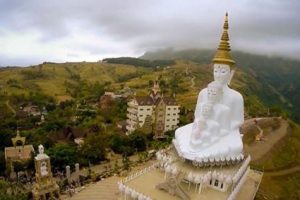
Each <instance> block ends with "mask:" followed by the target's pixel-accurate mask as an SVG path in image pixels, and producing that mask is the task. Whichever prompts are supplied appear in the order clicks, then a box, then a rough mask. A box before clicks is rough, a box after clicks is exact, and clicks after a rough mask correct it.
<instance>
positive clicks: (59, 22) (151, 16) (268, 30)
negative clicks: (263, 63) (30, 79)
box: [0, 0, 300, 66]
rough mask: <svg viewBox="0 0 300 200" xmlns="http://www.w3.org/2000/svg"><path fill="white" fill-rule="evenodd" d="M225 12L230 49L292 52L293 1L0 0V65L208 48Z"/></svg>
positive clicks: (296, 48) (295, 51)
mask: <svg viewBox="0 0 300 200" xmlns="http://www.w3.org/2000/svg"><path fill="white" fill-rule="evenodd" d="M226 11H228V12H229V23H230V24H229V25H230V30H229V31H230V37H231V39H232V40H231V46H232V49H234V50H243V51H246V52H251V53H259V54H266V55H279V56H284V57H290V58H296V59H298V55H299V54H300V37H299V35H300V15H299V12H300V1H297V0H287V1H281V0H265V1H260V0H241V1H234V0H228V1H219V0H211V1H198V0H191V1H181V0H165V1H157V0H149V1H139V0H127V1H124V0H113V1H96V0H64V1H59V0H52V1H39V0H27V1H18V0H9V1H7V0H0V17H1V20H0V45H1V48H0V65H1V66H6V65H30V64H37V63H40V62H43V61H55V62H65V61H82V60H86V61H97V60H99V59H101V58H104V57H114V56H140V55H142V54H143V53H144V52H145V51H149V50H155V49H159V48H167V47H174V48H179V49H184V48H206V49H207V48H209V49H214V48H216V47H217V45H218V42H219V38H220V34H221V31H222V30H221V27H222V24H223V18H224V14H225V12H226Z"/></svg>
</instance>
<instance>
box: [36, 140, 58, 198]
mask: <svg viewBox="0 0 300 200" xmlns="http://www.w3.org/2000/svg"><path fill="white" fill-rule="evenodd" d="M34 164H35V178H36V183H35V184H34V185H33V188H32V196H33V199H34V200H46V199H60V195H59V186H58V185H57V183H56V181H55V179H54V178H53V175H52V172H51V164H50V158H49V156H48V155H46V154H45V153H44V147H43V145H39V153H38V155H37V156H36V157H35V158H34Z"/></svg>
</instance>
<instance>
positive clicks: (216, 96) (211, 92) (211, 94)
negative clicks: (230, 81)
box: [207, 81, 223, 103]
mask: <svg viewBox="0 0 300 200" xmlns="http://www.w3.org/2000/svg"><path fill="white" fill-rule="evenodd" d="M222 94H223V87H222V85H221V84H220V83H218V82H216V81H214V82H211V83H210V84H208V87H207V95H208V97H207V98H208V101H209V102H211V103H215V102H218V101H219V100H220V99H221V97H222Z"/></svg>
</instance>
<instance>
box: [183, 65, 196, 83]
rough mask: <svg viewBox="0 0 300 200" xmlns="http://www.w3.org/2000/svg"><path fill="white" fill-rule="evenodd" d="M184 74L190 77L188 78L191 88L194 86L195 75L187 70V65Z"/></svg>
mask: <svg viewBox="0 0 300 200" xmlns="http://www.w3.org/2000/svg"><path fill="white" fill-rule="evenodd" d="M185 74H186V75H187V76H188V77H189V78H190V80H191V85H190V87H191V88H194V87H195V78H196V77H195V76H193V75H192V74H191V73H190V71H189V68H188V67H187V68H185Z"/></svg>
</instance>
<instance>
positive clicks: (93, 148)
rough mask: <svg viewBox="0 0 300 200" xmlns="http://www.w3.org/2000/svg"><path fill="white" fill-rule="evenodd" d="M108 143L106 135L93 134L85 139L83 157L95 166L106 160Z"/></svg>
mask: <svg viewBox="0 0 300 200" xmlns="http://www.w3.org/2000/svg"><path fill="white" fill-rule="evenodd" d="M107 146H108V145H107V141H106V138H105V136H104V135H102V134H100V133H98V134H92V135H89V136H87V137H86V138H85V140H84V144H83V146H82V147H81V154H82V156H83V157H84V158H85V159H87V160H88V161H89V162H91V163H93V164H95V163H98V162H99V161H101V160H104V159H105V158H106V148H107Z"/></svg>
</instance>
